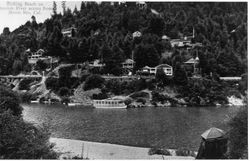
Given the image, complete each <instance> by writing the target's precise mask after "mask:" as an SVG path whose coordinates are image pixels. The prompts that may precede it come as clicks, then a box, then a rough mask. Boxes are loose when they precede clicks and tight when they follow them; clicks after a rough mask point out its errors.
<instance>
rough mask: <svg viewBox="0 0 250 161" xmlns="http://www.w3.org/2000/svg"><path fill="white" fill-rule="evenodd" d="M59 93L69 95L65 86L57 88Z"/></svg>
mask: <svg viewBox="0 0 250 161" xmlns="http://www.w3.org/2000/svg"><path fill="white" fill-rule="evenodd" d="M58 93H59V95H60V96H69V95H70V90H69V89H68V88H67V87H62V88H60V89H59V92H58Z"/></svg>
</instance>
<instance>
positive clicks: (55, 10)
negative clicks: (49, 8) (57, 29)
mask: <svg viewBox="0 0 250 161" xmlns="http://www.w3.org/2000/svg"><path fill="white" fill-rule="evenodd" d="M53 14H54V15H56V14H57V5H56V2H55V1H53Z"/></svg>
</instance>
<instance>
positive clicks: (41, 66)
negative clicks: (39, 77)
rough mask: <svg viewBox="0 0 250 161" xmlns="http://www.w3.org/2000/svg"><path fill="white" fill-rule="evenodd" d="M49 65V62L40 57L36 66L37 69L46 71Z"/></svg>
mask: <svg viewBox="0 0 250 161" xmlns="http://www.w3.org/2000/svg"><path fill="white" fill-rule="evenodd" d="M47 67H48V64H47V63H46V62H45V61H44V60H41V59H39V60H38V61H37V62H36V67H35V68H36V70H41V71H44V70H45V69H46V68H47Z"/></svg>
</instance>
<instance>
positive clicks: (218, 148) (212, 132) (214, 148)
mask: <svg viewBox="0 0 250 161" xmlns="http://www.w3.org/2000/svg"><path fill="white" fill-rule="evenodd" d="M201 138H202V140H201V144H200V148H199V150H198V154H197V156H196V159H225V153H226V151H227V136H226V134H225V132H224V131H223V130H221V129H218V128H215V127H213V128H210V129H208V130H207V131H205V132H204V133H203V134H202V135H201Z"/></svg>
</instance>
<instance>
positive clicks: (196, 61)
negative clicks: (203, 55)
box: [184, 57, 199, 64]
mask: <svg viewBox="0 0 250 161" xmlns="http://www.w3.org/2000/svg"><path fill="white" fill-rule="evenodd" d="M197 58H198V57H196V58H195V59H194V58H191V59H189V60H188V61H186V62H184V63H185V64H195V63H198V62H199V58H198V59H197Z"/></svg>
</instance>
